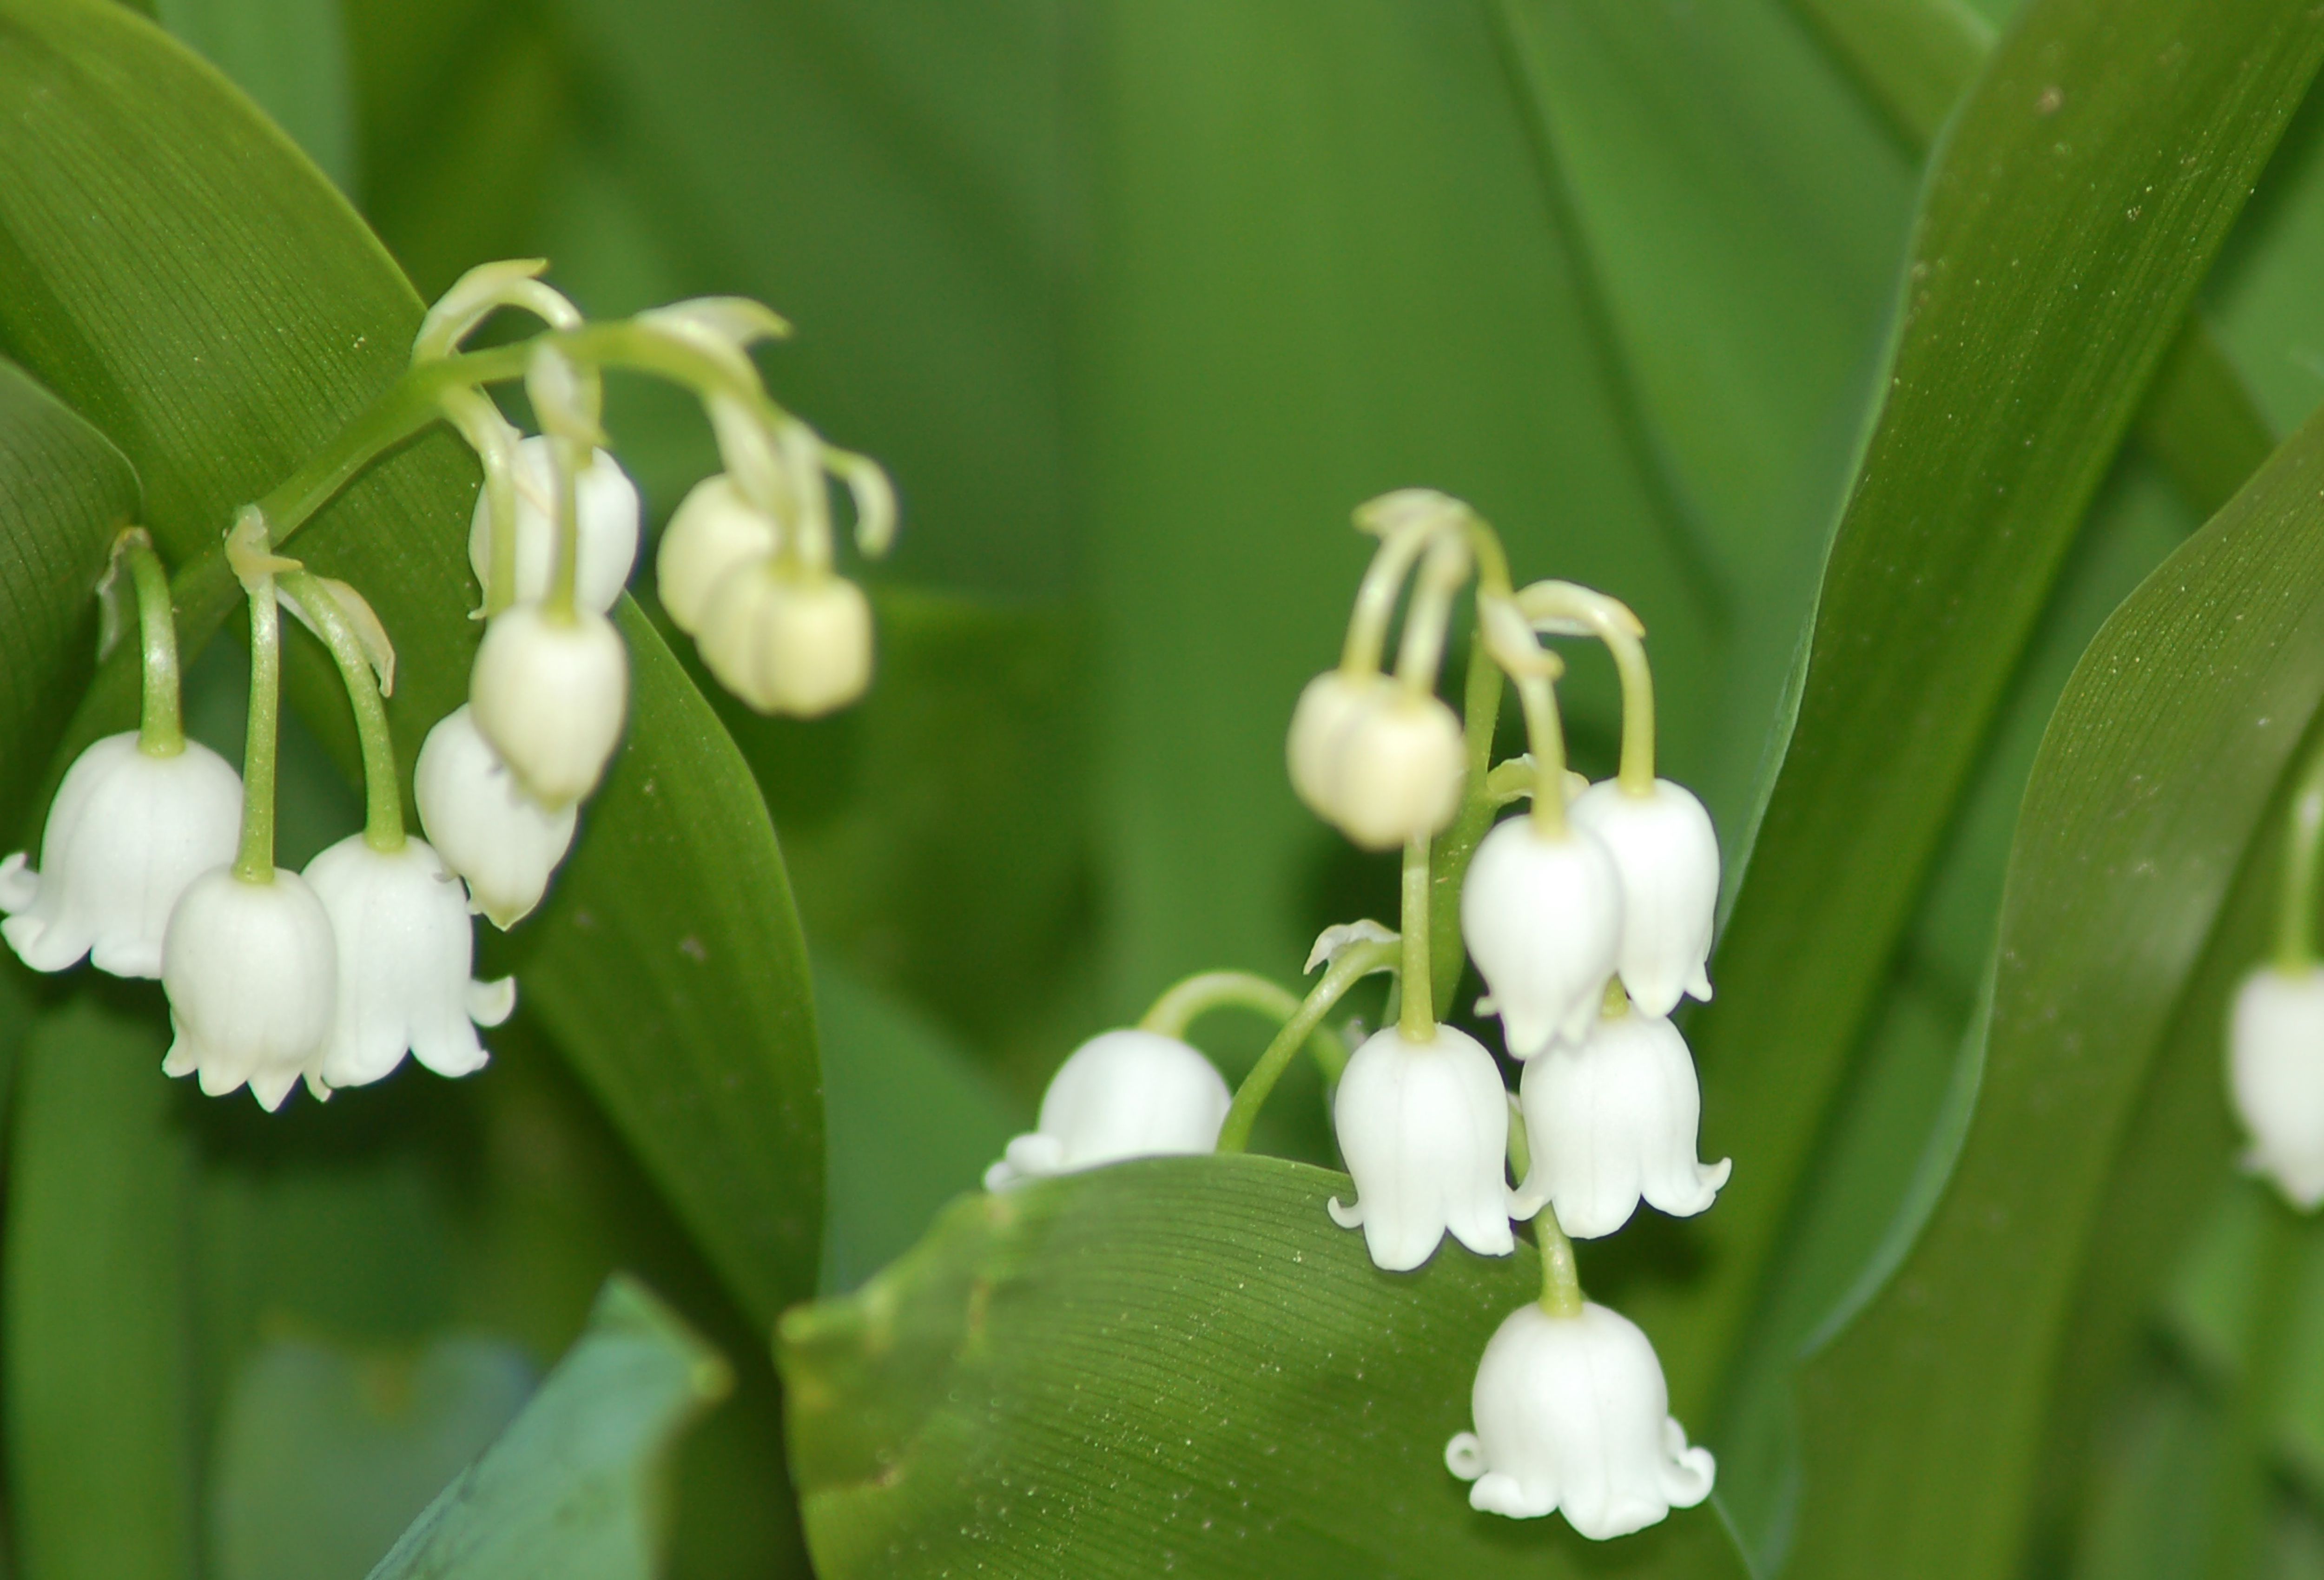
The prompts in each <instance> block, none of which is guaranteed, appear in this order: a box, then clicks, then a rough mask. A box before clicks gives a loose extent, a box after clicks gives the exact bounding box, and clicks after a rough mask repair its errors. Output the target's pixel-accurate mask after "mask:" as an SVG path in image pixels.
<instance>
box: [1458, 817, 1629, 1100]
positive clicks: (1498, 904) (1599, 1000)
mask: <svg viewBox="0 0 2324 1580" xmlns="http://www.w3.org/2000/svg"><path fill="white" fill-rule="evenodd" d="M1461 936H1462V940H1463V941H1464V942H1466V943H1467V944H1468V946H1469V954H1470V958H1471V959H1472V960H1475V961H1476V962H1477V974H1478V975H1479V976H1480V977H1482V978H1484V979H1485V986H1486V987H1488V988H1489V990H1490V992H1491V996H1492V1004H1493V1007H1494V1009H1495V1011H1497V1012H1498V1013H1499V1015H1500V1017H1501V1029H1502V1032H1503V1033H1504V1034H1505V1035H1506V1036H1507V1038H1508V1045H1509V1052H1511V1053H1513V1054H1515V1055H1516V1056H1517V1058H1519V1059H1531V1058H1533V1057H1534V1056H1535V1055H1536V1054H1538V1053H1540V1052H1541V1051H1542V1050H1543V1049H1545V1048H1546V1047H1548V1046H1549V1045H1550V1043H1551V1042H1552V1041H1554V1040H1555V1039H1557V1038H1560V1037H1563V1038H1564V1039H1565V1040H1566V1041H1568V1042H1574V1043H1578V1042H1580V1041H1581V1040H1582V1038H1583V1037H1585V1036H1587V1035H1589V1033H1590V1028H1591V1026H1592V1025H1594V1024H1597V1020H1598V1011H1599V1008H1600V1006H1601V1005H1602V1004H1603V1003H1604V1002H1605V997H1606V983H1607V980H1608V979H1609V978H1611V977H1612V976H1613V974H1614V966H1615V961H1616V960H1617V958H1618V949H1619V946H1620V943H1621V938H1622V880H1621V877H1620V875H1619V873H1618V870H1617V869H1616V868H1615V866H1614V859H1613V858H1612V857H1611V856H1609V855H1608V854H1607V853H1606V847H1605V846H1604V845H1603V844H1602V843H1601V842H1600V841H1599V839H1598V836H1597V835H1595V834H1593V833H1591V832H1590V831H1588V830H1587V829H1584V828H1581V827H1578V826H1572V825H1569V826H1568V827H1567V829H1566V831H1565V832H1564V833H1563V835H1545V834H1544V833H1543V832H1542V831H1540V829H1539V827H1538V826H1537V825H1536V824H1535V820H1534V819H1533V818H1531V817H1529V816H1527V817H1513V818H1508V819H1507V820H1505V821H1504V822H1502V823H1501V824H1500V826H1499V827H1498V828H1496V829H1494V830H1493V831H1492V832H1491V833H1489V834H1487V835H1486V836H1485V838H1484V840H1483V841H1482V842H1480V844H1479V845H1478V847H1477V854H1476V856H1475V857H1474V858H1473V859H1471V861H1470V863H1469V876H1468V878H1467V880H1466V881H1465V882H1464V883H1463V884H1462V888H1461Z"/></svg>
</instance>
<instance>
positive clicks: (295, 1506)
mask: <svg viewBox="0 0 2324 1580" xmlns="http://www.w3.org/2000/svg"><path fill="white" fill-rule="evenodd" d="M533 1381H534V1373H533V1370H532V1365H531V1364H530V1361H528V1360H527V1359H526V1358H525V1356H524V1354H523V1352H521V1351H520V1350H517V1349H515V1348H513V1347H512V1346H509V1345H507V1344H504V1343H500V1342H496V1341H493V1340H489V1339H483V1338H475V1337H446V1338H442V1339H439V1340H438V1341H437V1342H435V1343H433V1344H431V1345H429V1346H427V1347H426V1348H425V1349H420V1350H406V1351H385V1352H372V1353H352V1352H350V1351H348V1350H346V1348H344V1347H341V1346H335V1345H330V1344H326V1343H321V1342H318V1341H316V1340H312V1339H292V1338H284V1339H278V1340H276V1341H275V1342H274V1343H272V1344H270V1345H269V1346H266V1348H264V1349H263V1350H262V1351H260V1352H259V1353H258V1354H257V1355H254V1356H252V1357H251V1359H250V1361H249V1362H248V1364H245V1365H244V1367H243V1368H242V1370H241V1372H240V1373H239V1374H238V1375H237V1377H236V1378H235V1384H234V1391H233V1393H232V1395H231V1396H230V1398H229V1399H228V1400H227V1402H226V1418H225V1419H224V1421H223V1422H222V1423H221V1426H220V1429H219V1442H218V1447H217V1459H216V1461H215V1462H214V1464H213V1465H212V1466H211V1469H210V1475H209V1483H210V1502H211V1508H212V1515H211V1521H212V1523H211V1532H212V1534H211V1548H210V1550H211V1553H212V1555H213V1556H212V1557H211V1561H210V1570H209V1572H210V1573H211V1574H213V1575H217V1580H312V1577H314V1576H318V1575H325V1576H327V1575H348V1576H352V1575H362V1574H365V1573H368V1572H369V1570H370V1568H371V1566H373V1565H374V1564H375V1563H377V1562H378V1561H379V1558H380V1556H381V1555H382V1554H383V1553H385V1552H386V1551H387V1550H388V1548H391V1547H393V1546H394V1545H395V1540H396V1538H397V1537H398V1536H400V1535H401V1534H402V1532H403V1529H404V1528H405V1527H406V1526H408V1525H410V1523H411V1521H412V1520H413V1519H414V1518H415V1517H416V1516H418V1515H419V1514H420V1512H421V1511H423V1510H424V1509H426V1508H427V1506H428V1504H429V1501H430V1500H432V1499H433V1498H434V1497H435V1496H436V1494H437V1493H438V1491H440V1490H441V1489H442V1487H443V1485H444V1484H445V1483H446V1482H447V1481H449V1480H451V1479H452V1478H453V1477H454V1476H456V1475H457V1474H459V1473H460V1472H461V1471H462V1470H464V1469H466V1466H467V1465H468V1462H469V1461H470V1460H472V1459H474V1458H475V1457H476V1456H477V1455H479V1454H481V1453H483V1452H484V1449H485V1448H487V1447H490V1446H491V1444H492V1441H493V1438H497V1437H498V1436H500V1433H501V1430H502V1428H504V1427H506V1426H507V1425H508V1424H509V1422H510V1421H511V1420H512V1419H514V1418H515V1416H516V1413H517V1411H518V1410H521V1409H522V1408H523V1406H524V1401H525V1398H526V1396H527V1395H528V1394H530V1392H532V1386H533Z"/></svg>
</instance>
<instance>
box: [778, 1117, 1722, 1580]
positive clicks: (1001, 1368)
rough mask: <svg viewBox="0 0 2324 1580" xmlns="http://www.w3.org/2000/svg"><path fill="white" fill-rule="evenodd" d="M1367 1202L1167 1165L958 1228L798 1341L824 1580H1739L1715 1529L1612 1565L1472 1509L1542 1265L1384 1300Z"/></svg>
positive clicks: (804, 1484)
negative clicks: (1451, 1462) (986, 1578)
mask: <svg viewBox="0 0 2324 1580" xmlns="http://www.w3.org/2000/svg"><path fill="white" fill-rule="evenodd" d="M1348 1189H1349V1186H1348V1182H1347V1177H1346V1176H1345V1175H1342V1174H1332V1173H1327V1172H1325V1171H1323V1170H1320V1169H1314V1168H1310V1167H1308V1166H1306V1165H1305V1164H1303V1163H1294V1162H1286V1161H1284V1160H1282V1159H1279V1158H1264V1157H1258V1156H1242V1157H1236V1158H1169V1159H1155V1160H1149V1161H1147V1162H1133V1163H1125V1164H1120V1165H1117V1166H1115V1167H1111V1168H1107V1169H1102V1170H1098V1171H1093V1172H1090V1173H1084V1174H1076V1175H1069V1176H1065V1177H1064V1178H1061V1179H1056V1180H1046V1181H1043V1182H1040V1183H1038V1184H1036V1185H1034V1186H1031V1187H1029V1188H1028V1189H1025V1190H1017V1191H1011V1192H1009V1193H1007V1194H1004V1195H1000V1196H982V1195H980V1196H976V1197H973V1198H971V1199H966V1200H964V1201H962V1202H960V1203H958V1204H956V1205H954V1207H953V1208H950V1209H949V1210H948V1211H947V1212H946V1213H945V1217H943V1218H942V1219H941V1220H940V1221H939V1222H938V1223H937V1225H936V1228H935V1230H934V1231H933V1232H932V1233H931V1234H930V1236H928V1238H927V1241H926V1242H925V1243H923V1244H922V1245H920V1246H919V1247H918V1249H916V1250H915V1251H913V1252H912V1253H911V1254H909V1255H908V1256H907V1257H906V1258H905V1259H904V1260H903V1261H901V1262H899V1263H897V1264H896V1265H895V1266H893V1267H891V1268H890V1269H889V1270H888V1271H887V1272H884V1273H882V1274H881V1276H880V1277H878V1278H877V1279H874V1280H873V1281H871V1284H869V1285H868V1286H866V1287H865V1288H864V1289H863V1290H862V1291H861V1292H860V1293H858V1294H856V1295H853V1296H851V1297H848V1298H846V1299H844V1300H832V1301H825V1302H821V1303H819V1304H816V1305H814V1306H810V1307H807V1308H804V1309H799V1310H797V1311H793V1312H791V1313H789V1314H788V1315H787V1316H786V1317H785V1318H784V1319H783V1323H782V1326H781V1328H780V1331H779V1346H780V1359H781V1363H782V1369H783V1375H784V1380H785V1382H786V1383H787V1385H788V1393H787V1396H786V1397H787V1400H788V1410H789V1421H790V1441H791V1463H792V1465H793V1467H794V1474H795V1476H796V1477H797V1479H798V1485H799V1489H800V1493H801V1497H802V1501H803V1503H804V1506H805V1509H806V1511H807V1533H808V1540H809V1542H810V1544H811V1545H812V1547H813V1549H814V1552H815V1557H816V1572H817V1573H818V1574H820V1575H823V1576H824V1577H825V1580H856V1577H858V1576H863V1577H870V1576H875V1575H876V1576H880V1577H881V1580H888V1577H891V1576H892V1577H894V1580H907V1577H909V1576H917V1575H931V1576H933V1575H946V1574H960V1573H964V1572H968V1571H973V1570H976V1569H980V1568H981V1569H983V1570H985V1571H988V1572H991V1573H998V1574H1007V1575H1012V1576H1021V1577H1023V1580H1037V1577H1040V1576H1050V1575H1056V1576H1072V1577H1073V1580H1100V1577H1104V1576H1115V1575H1120V1576H1125V1577H1127V1576H1139V1577H1141V1580H1142V1577H1143V1576H1147V1575H1155V1574H1157V1573H1164V1574H1167V1573H1171V1572H1177V1573H1184V1574H1190V1575H1205V1576H1219V1577H1225V1576H1237V1575H1248V1576H1252V1577H1254V1580H1257V1577H1261V1576H1264V1577H1265V1580H1292V1577H1294V1576H1305V1575H1315V1576H1325V1575H1330V1576H1342V1575H1475V1576H1479V1577H1480V1580H1482V1577H1484V1576H1492V1575H1529V1576H1536V1577H1537V1576H1541V1575H1567V1574H1581V1573H1588V1574H1600V1573H1606V1574H1625V1575H1663V1576H1668V1575H1732V1574H1738V1573H1739V1571H1738V1569H1737V1568H1736V1567H1735V1563H1734V1557H1733V1555H1732V1553H1731V1551H1730V1550H1729V1548H1727V1544H1726V1539H1725V1537H1724V1536H1723V1534H1722V1533H1721V1532H1720V1529H1719V1526H1718V1521H1717V1519H1716V1517H1715V1516H1714V1515H1713V1514H1712V1513H1711V1511H1710V1510H1709V1509H1697V1510H1693V1511H1681V1512H1678V1513H1674V1515H1672V1517H1671V1519H1670V1520H1669V1522H1668V1523H1667V1525H1665V1527H1663V1528H1661V1529H1656V1530H1655V1531H1653V1532H1650V1533H1648V1534H1646V1535H1644V1536H1641V1537H1638V1538H1635V1539H1628V1540H1624V1541H1620V1542H1614V1543H1608V1544H1605V1545H1603V1546H1599V1545H1597V1544H1593V1543H1590V1542H1586V1541H1584V1540H1582V1539H1580V1538H1578V1537H1576V1536H1575V1535H1574V1534H1573V1533H1572V1531H1571V1530H1569V1529H1566V1527H1565V1525H1564V1523H1563V1521H1562V1520H1558V1519H1556V1518H1554V1517H1552V1518H1550V1519H1546V1520H1536V1521H1527V1522H1517V1521H1511V1520H1502V1519H1499V1517H1497V1516H1492V1515H1486V1514H1480V1513H1477V1512H1475V1511H1472V1510H1471V1508H1470V1507H1469V1502H1468V1496H1467V1491H1468V1489H1467V1488H1466V1487H1465V1486H1464V1485H1463V1484H1462V1483H1460V1482H1458V1481H1456V1480H1455V1479H1454V1478H1453V1477H1452V1474H1450V1473H1449V1472H1448V1471H1446V1469H1445V1468H1444V1445H1445V1442H1446V1440H1447V1439H1448V1438H1451V1436H1452V1434H1453V1433H1454V1432H1457V1431H1462V1430H1465V1429H1467V1428H1468V1426H1469V1424H1470V1421H1469V1395H1470V1389H1471V1383H1473V1381H1474V1377H1475V1368H1476V1364H1477V1357H1478V1356H1479V1355H1480V1354H1481V1353H1482V1351H1483V1349H1484V1345H1485V1341H1486V1339H1487V1338H1488V1337H1490V1336H1491V1334H1492V1331H1493V1329H1494V1328H1495V1327H1497V1326H1498V1325H1499V1322H1500V1320H1501V1318H1503V1317H1505V1316H1506V1315H1508V1312H1509V1311H1511V1310H1513V1309H1516V1308H1517V1306H1519V1305H1521V1304H1523V1303H1524V1302H1525V1301H1526V1300H1531V1299H1533V1298H1534V1297H1535V1294H1537V1293H1538V1291H1539V1284H1538V1278H1539V1269H1538V1264H1537V1263H1535V1259H1534V1256H1533V1254H1532V1253H1531V1251H1530V1250H1529V1249H1526V1248H1520V1249H1519V1251H1518V1253H1517V1255H1516V1256H1515V1257H1513V1258H1510V1259H1508V1260H1507V1261H1502V1260H1494V1259H1486V1258H1480V1257H1475V1256H1471V1255H1469V1254H1466V1253H1464V1252H1462V1250H1461V1249H1460V1248H1459V1247H1457V1246H1448V1247H1447V1248H1445V1249H1443V1250H1441V1251H1439V1252H1438V1253H1437V1254H1436V1256H1435V1258H1434V1261H1433V1262H1432V1263H1430V1264H1429V1265H1428V1266H1427V1267H1425V1269H1423V1270H1422V1271H1421V1272H1417V1273H1408V1274H1406V1273H1385V1272H1380V1271H1379V1269H1377V1268H1375V1267H1374V1266H1372V1264H1371V1260H1370V1258H1369V1255H1368V1254H1366V1253H1365V1251H1364V1247H1363V1241H1362V1237H1361V1236H1358V1235H1352V1234H1350V1233H1348V1232H1347V1231H1345V1230H1342V1229H1340V1228H1337V1227H1335V1226H1333V1224H1332V1222H1331V1219H1330V1218H1329V1217H1327V1216H1326V1215H1325V1213H1324V1210H1323V1204H1324V1200H1325V1199H1326V1198H1327V1197H1329V1196H1331V1195H1332V1194H1333V1192H1334V1191H1337V1192H1340V1193H1342V1195H1344V1194H1345V1192H1346V1191H1347V1190H1348Z"/></svg>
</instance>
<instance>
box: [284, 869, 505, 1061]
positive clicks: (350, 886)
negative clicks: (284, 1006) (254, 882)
mask: <svg viewBox="0 0 2324 1580" xmlns="http://www.w3.org/2000/svg"><path fill="white" fill-rule="evenodd" d="M306 877H307V884H308V886H309V887H310V888H312V889H313V890H314V891H315V897H316V898H317V899H318V900H320V901H321V902H322V904H323V911H324V914H327V916H329V917H330V919H331V931H332V932H333V934H334V935H335V936H336V937H337V941H338V958H339V992H338V1009H337V1015H335V1017H334V1020H333V1024H332V1029H331V1038H330V1043H329V1045H328V1047H327V1049H326V1050H325V1052H324V1054H323V1062H322V1077H323V1081H324V1083H325V1084H326V1085H327V1086H334V1087H349V1086H362V1085H364V1084H365V1083H366V1082H369V1081H374V1080H377V1079H380V1078H381V1077H382V1076H383V1075H385V1074H387V1073H388V1072H389V1071H390V1070H393V1069H394V1068H395V1067H396V1066H397V1065H398V1064H400V1063H401V1062H402V1061H403V1055H404V1054H405V1053H406V1052H410V1054H411V1055H412V1056H413V1057H415V1058H417V1059H418V1060H419V1061H420V1063H422V1064H424V1065H426V1066H427V1067H428V1068H429V1069H430V1070H434V1071H435V1072H436V1073H437V1074H438V1075H449V1076H459V1075H468V1074H471V1073H473V1072H474V1071H475V1070H481V1069H483V1068H484V1059H485V1054H484V1044H483V1043H479V1042H478V1041H477V1040H476V1027H477V1026H478V1025H486V1026H496V1025H498V1024H501V1022H503V1021H504V1020H506V1019H507V1018H508V1017H509V1012H510V1011H511V1010H512V1009H514V1008H515V1007H516V982H515V979H514V978H508V977H503V978H501V979H500V980H499V981H497V982H477V981H473V980H471V979H470V978H469V975H468V972H469V968H470V966H471V964H472V963H473V961H474V960H475V939H474V937H473V936H472V934H471V932H470V931H469V925H468V902H467V896H466V894H464V893H463V892H462V891H461V888H460V880H459V879H458V878H457V877H453V876H452V873H451V869H450V868H447V867H446V866H445V865H444V860H443V858H441V857H439V856H438V855H437V854H436V852H435V850H433V849H431V848H430V847H429V844H428V842H427V841H424V840H406V841H404V842H403V848H402V849H401V850H395V851H383V850H374V849H373V848H372V846H371V844H370V843H369V842H368V841H365V840H364V836H363V835H361V834H350V835H348V836H347V837H346V839H344V840H341V841H339V842H338V843H337V844H336V845H333V846H332V847H331V848H330V849H328V850H325V851H324V852H323V853H322V854H321V855H319V856H318V857H316V858H315V859H313V860H312V861H310V862H309V863H308V864H307V873H306Z"/></svg>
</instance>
